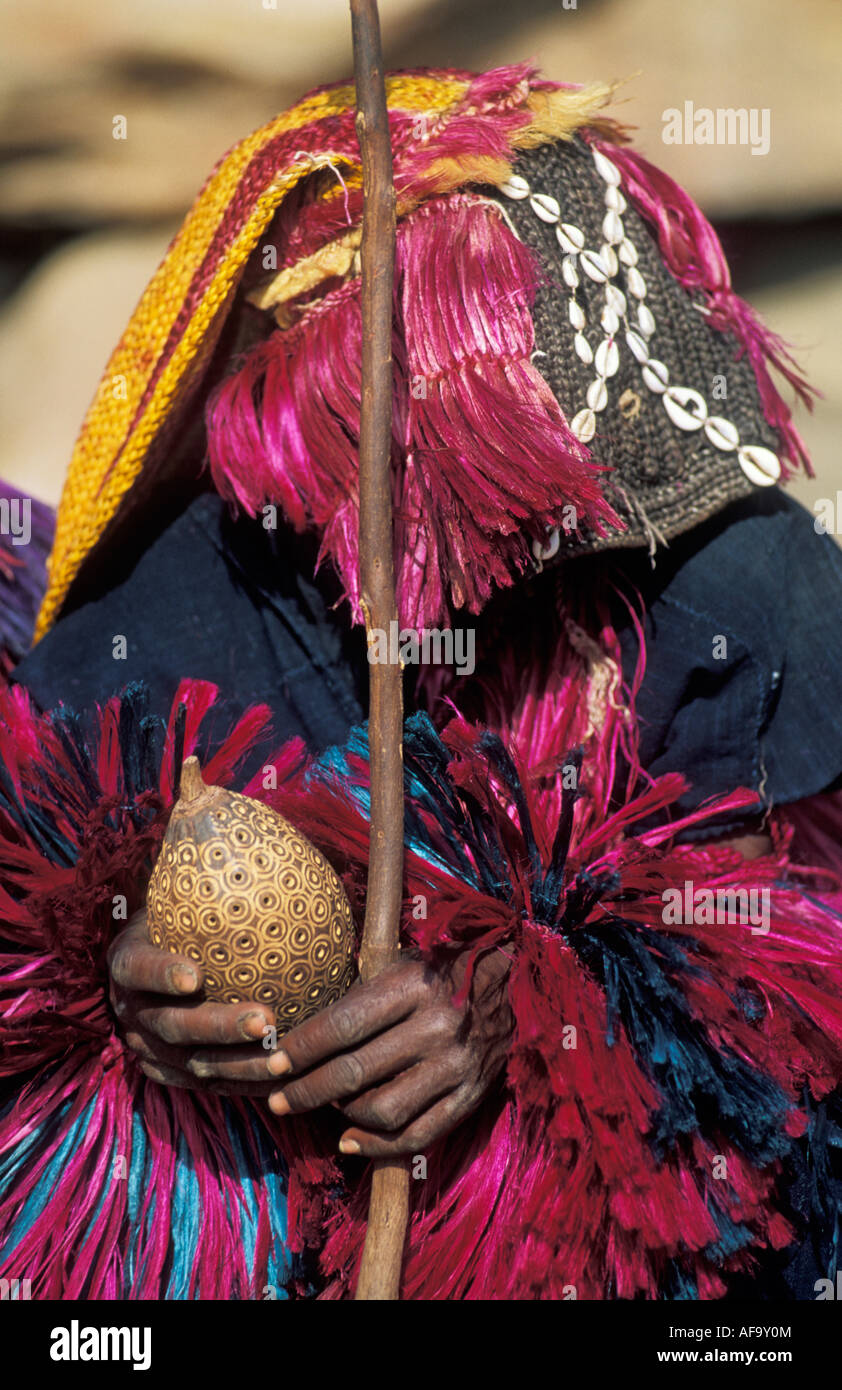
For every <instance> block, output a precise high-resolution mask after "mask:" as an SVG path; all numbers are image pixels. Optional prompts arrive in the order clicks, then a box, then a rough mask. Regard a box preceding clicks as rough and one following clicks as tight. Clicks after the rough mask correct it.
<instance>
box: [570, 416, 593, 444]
mask: <svg viewBox="0 0 842 1390" xmlns="http://www.w3.org/2000/svg"><path fill="white" fill-rule="evenodd" d="M570 429H571V431H572V432H573V434H575V436H576V438H577V439H580V440H581V441H582V443H583V444H588V443H590V441H591V440H592V439H593V437H594V434H595V433H596V416H595V415H594V413H593V411H592V410H580V411H579V414H578V415H574V417H573V419H572V420H571V421H570Z"/></svg>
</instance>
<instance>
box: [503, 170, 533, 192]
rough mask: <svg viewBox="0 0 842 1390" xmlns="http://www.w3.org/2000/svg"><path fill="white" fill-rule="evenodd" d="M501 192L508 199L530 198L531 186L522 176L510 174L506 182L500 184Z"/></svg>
mask: <svg viewBox="0 0 842 1390" xmlns="http://www.w3.org/2000/svg"><path fill="white" fill-rule="evenodd" d="M500 192H501V193H505V195H506V197H507V198H528V197H529V184H528V183H527V182H526V179H524V178H521V176H520V174H510V175H509V177H508V178H507V179H506V182H505V183H501V184H500Z"/></svg>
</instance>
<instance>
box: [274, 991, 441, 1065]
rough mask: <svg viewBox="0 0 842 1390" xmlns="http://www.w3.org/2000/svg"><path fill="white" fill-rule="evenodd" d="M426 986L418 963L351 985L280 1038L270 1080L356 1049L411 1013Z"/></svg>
mask: <svg viewBox="0 0 842 1390" xmlns="http://www.w3.org/2000/svg"><path fill="white" fill-rule="evenodd" d="M424 988H425V984H424V969H423V967H422V966H420V965H415V964H410V965H406V964H401V965H396V966H389V967H388V969H387V970H384V971H383V972H382V973H381V974H380V975H378V976H377V979H376V980H372V982H371V984H369V985H354V987H353V988H352V989H350V990H349V991H348V993H347V994H346V995H344V996H343V997H342V999H340V1000H338V1001H337V1003H335V1004H331V1005H330V1007H329V1008H327V1009H323V1010H322V1011H321V1013H318V1014H314V1016H313V1017H312V1018H308V1019H307V1021H306V1022H305V1023H301V1024H299V1025H298V1027H297V1028H293V1029H292V1030H291V1031H290V1032H289V1033H287V1034H286V1035H285V1036H284V1039H283V1048H281V1049H279V1050H278V1051H277V1052H275V1053H273V1055H272V1059H271V1063H270V1067H269V1070H270V1072H271V1074H272V1075H273V1076H280V1075H283V1074H285V1073H287V1072H299V1071H305V1070H308V1069H310V1068H312V1067H314V1066H316V1065H317V1064H318V1063H319V1062H322V1061H324V1060H325V1059H326V1058H328V1057H331V1056H333V1054H334V1053H336V1052H344V1051H346V1050H347V1049H348V1048H351V1047H354V1046H356V1044H357V1043H360V1042H363V1041H364V1040H365V1039H366V1038H370V1037H372V1035H373V1034H375V1033H380V1032H382V1030H383V1029H384V1028H388V1027H390V1026H391V1025H393V1024H395V1023H400V1022H401V1020H402V1019H404V1018H406V1017H407V1015H408V1014H410V1013H411V1012H412V1010H413V1008H414V1007H415V1006H416V1004H417V1003H418V1001H419V999H420V997H421V995H422V993H423V991H424Z"/></svg>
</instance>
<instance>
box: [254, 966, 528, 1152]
mask: <svg viewBox="0 0 842 1390" xmlns="http://www.w3.org/2000/svg"><path fill="white" fill-rule="evenodd" d="M510 966H511V960H510V959H509V957H508V955H507V954H506V953H505V952H504V951H502V950H497V951H493V952H491V953H489V954H488V955H485V956H483V957H481V958H480V960H479V961H478V963H477V966H476V970H475V973H474V977H473V980H472V983H471V993H470V999H469V1000H468V1001H467V1002H466V1003H465V1004H463V1005H460V1006H459V1007H454V1005H453V1002H452V999H453V995H454V994H455V993H456V991H457V990H458V988H459V985H460V983H461V982H462V980H463V978H464V958H461V959H460V958H457V960H456V962H455V964H453V965H451V966H450V967H449V968H447V969H444V970H442V971H440V972H434V971H433V970H432V969H431V968H430V967H429V966H427V965H424V964H423V963H421V962H420V961H412V960H404V961H400V962H399V963H398V964H396V965H393V966H390V967H389V968H388V969H387V970H384V971H383V972H382V974H380V975H378V976H377V978H376V979H375V980H372V981H371V982H370V983H369V984H367V985H355V986H353V987H352V988H351V989H350V990H349V991H348V993H347V994H346V995H345V996H344V997H343V998H342V999H340V1000H339V1001H338V1002H337V1003H336V1004H332V1005H331V1006H330V1008H328V1009H324V1010H323V1011H322V1012H321V1013H319V1014H315V1015H314V1016H313V1018H310V1019H307V1020H306V1022H304V1023H301V1024H299V1025H298V1027H297V1028H294V1029H293V1030H292V1031H291V1032H289V1033H287V1034H285V1035H284V1037H283V1039H282V1040H281V1044H280V1047H279V1049H278V1050H277V1051H275V1052H273V1053H272V1054H271V1056H270V1058H269V1060H268V1063H264V1065H266V1066H268V1069H269V1071H270V1072H271V1073H272V1075H274V1076H281V1075H282V1076H286V1077H289V1078H290V1079H289V1080H286V1081H285V1082H284V1084H283V1085H282V1086H281V1087H279V1088H278V1090H277V1091H275V1092H274V1093H273V1095H272V1096H271V1098H270V1101H269V1105H270V1108H271V1109H272V1110H273V1111H274V1113H275V1114H276V1115H287V1114H290V1113H298V1112H299V1111H303V1110H314V1109H316V1107H317V1106H321V1105H329V1104H333V1105H335V1106H336V1107H337V1108H338V1109H339V1110H340V1111H341V1112H342V1114H343V1115H344V1116H345V1118H346V1119H347V1120H349V1121H350V1122H351V1126H350V1128H349V1129H346V1130H345V1131H344V1133H343V1135H342V1138H341V1141H340V1145H339V1147H340V1149H341V1151H342V1152H343V1153H359V1154H364V1155H365V1156H366V1157H370V1158H379V1157H386V1156H388V1155H394V1154H415V1153H418V1152H419V1150H423V1149H425V1148H427V1147H428V1146H429V1145H430V1144H432V1143H434V1141H435V1140H437V1139H440V1138H441V1137H442V1135H444V1134H446V1133H447V1132H448V1131H449V1130H451V1129H453V1128H454V1126H455V1125H457V1124H458V1123H459V1122H460V1121H461V1120H463V1119H464V1118H465V1116H466V1115H469V1114H470V1113H471V1111H472V1110H475V1109H476V1108H477V1106H478V1105H479V1104H480V1102H481V1101H482V1100H483V1098H484V1096H485V1095H486V1094H487V1092H488V1091H489V1089H490V1088H491V1086H492V1085H493V1083H494V1082H495V1080H496V1079H497V1077H498V1076H499V1074H500V1072H501V1070H502V1068H503V1066H504V1063H505V1060H506V1053H507V1050H508V1043H509V1038H510V1036H511V1031H512V1015H511V1011H510V1009H509V1003H508V988H507V978H508V972H509V968H510Z"/></svg>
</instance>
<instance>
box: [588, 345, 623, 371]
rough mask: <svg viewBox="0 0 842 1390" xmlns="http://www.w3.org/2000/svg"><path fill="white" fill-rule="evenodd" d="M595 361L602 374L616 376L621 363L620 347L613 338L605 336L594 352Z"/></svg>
mask: <svg viewBox="0 0 842 1390" xmlns="http://www.w3.org/2000/svg"><path fill="white" fill-rule="evenodd" d="M594 362H595V363H596V369H597V371H598V372H599V375H600V376H603V377H608V376H614V374H615V372H616V371H617V368H618V367H619V365H620V349H619V348H618V347H617V344H616V343H615V342H614V339H613V338H604V339H603V340H602V342H601V343H600V345H599V347H598V348H597V350H596V353H595V354H594Z"/></svg>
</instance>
